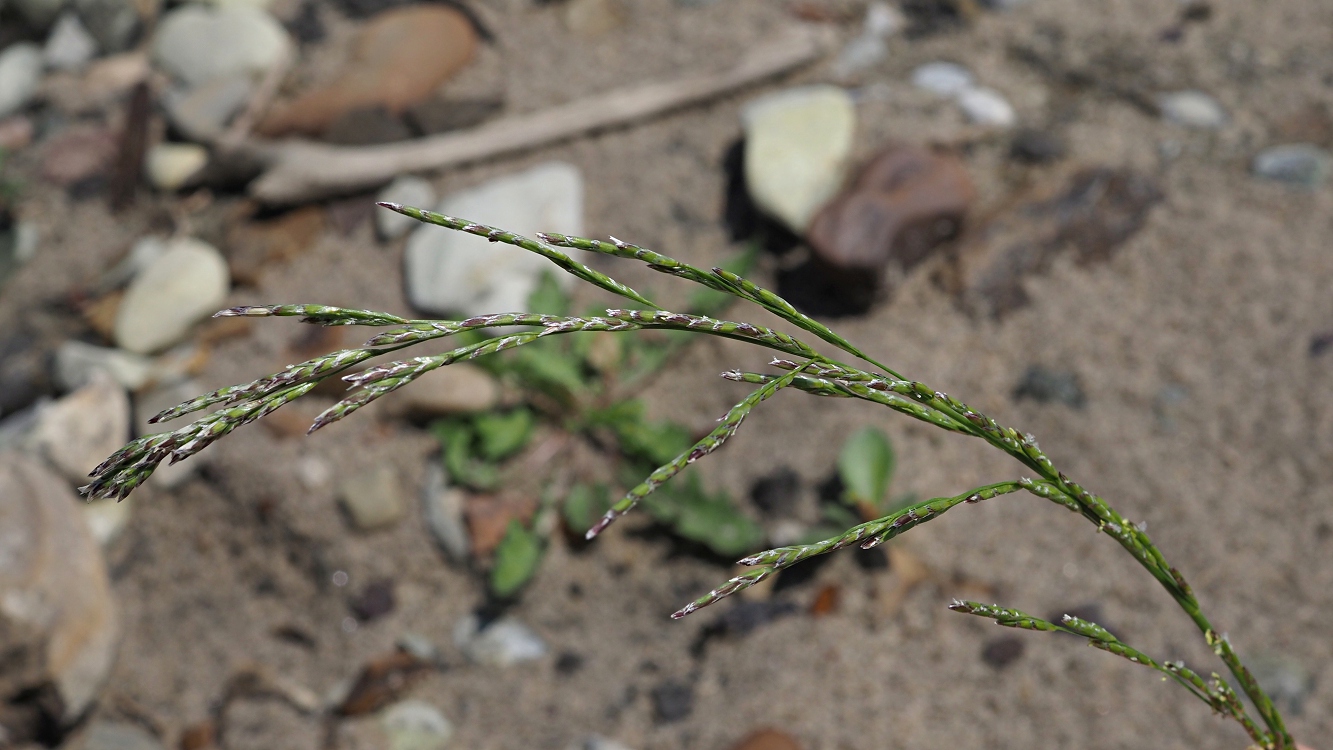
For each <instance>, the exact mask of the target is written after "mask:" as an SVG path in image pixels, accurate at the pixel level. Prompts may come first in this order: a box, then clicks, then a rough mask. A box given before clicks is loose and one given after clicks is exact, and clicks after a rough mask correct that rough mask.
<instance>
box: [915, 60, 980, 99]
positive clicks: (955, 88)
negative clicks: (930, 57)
mask: <svg viewBox="0 0 1333 750" xmlns="http://www.w3.org/2000/svg"><path fill="white" fill-rule="evenodd" d="M973 82H974V79H973V77H972V72H971V71H969V70H968V69H967V68H964V67H963V66H961V65H959V64H957V63H951V62H930V63H926V64H925V65H919V66H917V67H916V68H915V69H914V70H913V71H912V85H913V86H916V87H917V88H919V89H924V90H926V91H929V92H931V93H932V94H938V95H939V96H945V97H954V96H958V95H959V94H961V93H963V92H964V91H966V90H968V89H970V88H972V84H973Z"/></svg>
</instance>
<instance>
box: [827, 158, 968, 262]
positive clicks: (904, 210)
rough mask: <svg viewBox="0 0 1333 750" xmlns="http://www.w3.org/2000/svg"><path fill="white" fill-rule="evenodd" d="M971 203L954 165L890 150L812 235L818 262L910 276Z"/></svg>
mask: <svg viewBox="0 0 1333 750" xmlns="http://www.w3.org/2000/svg"><path fill="white" fill-rule="evenodd" d="M975 195H976V190H975V188H973V186H972V180H971V178H970V177H969V176H968V174H967V170H966V168H965V167H964V166H963V164H962V162H961V161H959V160H958V159H957V158H956V157H954V156H950V155H942V154H936V153H932V152H930V151H927V150H925V149H921V148H914V147H891V148H889V149H886V150H885V151H882V152H880V153H879V154H877V155H876V156H874V157H872V158H871V160H870V161H869V162H868V163H867V164H866V166H865V167H864V168H863V169H862V170H861V173H860V174H859V175H858V176H857V178H856V180H855V181H854V182H853V183H852V184H851V186H850V187H849V188H848V189H847V190H845V191H844V192H843V193H842V194H840V195H839V196H838V197H837V198H835V199H834V200H833V201H831V202H830V203H829V204H828V205H827V206H825V207H824V209H823V210H822V211H820V212H819V215H818V216H817V217H816V218H815V221H814V223H813V225H812V226H811V227H810V235H809V240H810V245H811V247H812V248H813V249H814V251H815V255H816V258H818V260H819V261H821V262H822V263H823V264H825V265H826V266H828V267H830V268H833V269H835V270H837V271H842V272H878V271H879V270H880V269H882V268H883V267H884V266H885V264H887V263H888V262H890V261H891V260H896V261H897V262H898V263H900V264H901V265H902V266H903V267H904V268H911V267H913V266H915V265H916V264H917V263H920V262H921V261H922V260H924V259H925V258H926V257H927V256H928V255H929V253H930V251H931V250H932V249H934V248H935V247H936V246H937V245H939V243H940V242H941V241H943V240H946V239H948V238H950V237H952V236H954V235H956V234H957V233H958V232H959V231H960V230H961V228H962V222H963V218H964V216H965V215H966V213H967V209H968V207H969V206H970V205H971V203H972V200H973V199H974V197H975Z"/></svg>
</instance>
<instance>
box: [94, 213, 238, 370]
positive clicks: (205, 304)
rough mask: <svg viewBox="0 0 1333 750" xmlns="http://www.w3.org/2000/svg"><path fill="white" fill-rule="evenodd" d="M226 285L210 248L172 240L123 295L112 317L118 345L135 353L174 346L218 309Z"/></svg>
mask: <svg viewBox="0 0 1333 750" xmlns="http://www.w3.org/2000/svg"><path fill="white" fill-rule="evenodd" d="M230 284H231V279H230V276H229V274H228V271H227V261H226V260H224V259H223V258H222V254H221V253H219V252H218V251H217V250H216V249H215V248H214V247H213V246H212V245H209V244H207V243H205V242H201V241H200V240H196V239H193V238H188V237H186V238H181V239H176V240H172V241H170V242H169V243H168V248H167V251H166V252H165V253H163V254H162V256H161V257H160V258H158V259H157V260H155V261H153V263H152V264H151V265H150V266H148V267H147V268H145V269H144V271H143V272H142V273H140V274H139V275H137V276H135V277H134V280H133V281H131V282H130V285H129V288H128V289H127V290H126V291H125V297H124V298H123V299H122V300H121V303H120V309H119V310H118V311H117V313H116V326H115V338H116V344H117V345H118V346H119V347H120V348H122V349H127V350H129V351H131V352H135V353H136V354H151V353H153V352H157V351H160V350H162V349H165V348H166V347H168V346H171V345H172V344H175V343H176V342H178V341H180V340H181V339H183V338H185V336H186V334H187V333H189V331H190V328H191V326H193V325H194V324H195V323H197V322H199V321H200V320H203V319H204V318H207V317H209V316H210V315H212V314H213V313H214V312H216V311H217V310H219V309H220V308H221V307H222V303H223V302H224V301H225V300H226V298H227V291H228V289H229V287H230Z"/></svg>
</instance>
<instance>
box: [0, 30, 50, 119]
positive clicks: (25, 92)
mask: <svg viewBox="0 0 1333 750" xmlns="http://www.w3.org/2000/svg"><path fill="white" fill-rule="evenodd" d="M41 80H42V48H41V47H38V46H37V45H35V44H33V43H31V42H18V43H16V44H11V45H9V46H8V47H5V49H4V50H3V51H0V117H9V116H10V115H12V114H14V113H16V112H18V111H19V110H21V109H23V108H24V107H26V106H28V102H30V101H32V97H33V95H34V94H36V93H37V84H38V83H40V82H41Z"/></svg>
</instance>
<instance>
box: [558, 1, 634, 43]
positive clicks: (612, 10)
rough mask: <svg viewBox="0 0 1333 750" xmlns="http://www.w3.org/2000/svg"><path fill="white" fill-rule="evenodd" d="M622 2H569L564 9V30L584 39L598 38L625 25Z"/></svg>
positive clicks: (625, 13)
mask: <svg viewBox="0 0 1333 750" xmlns="http://www.w3.org/2000/svg"><path fill="white" fill-rule="evenodd" d="M626 16H627V12H626V10H625V6H624V4H623V2H622V0H570V2H568V3H566V4H565V7H564V22H565V28H567V29H569V30H570V31H572V32H574V33H575V34H579V35H580V36H585V37H589V38H592V37H599V36H602V35H603V34H608V33H610V32H612V31H615V30H616V29H618V28H620V27H621V26H624V25H625V21H626V20H627V18H626Z"/></svg>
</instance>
